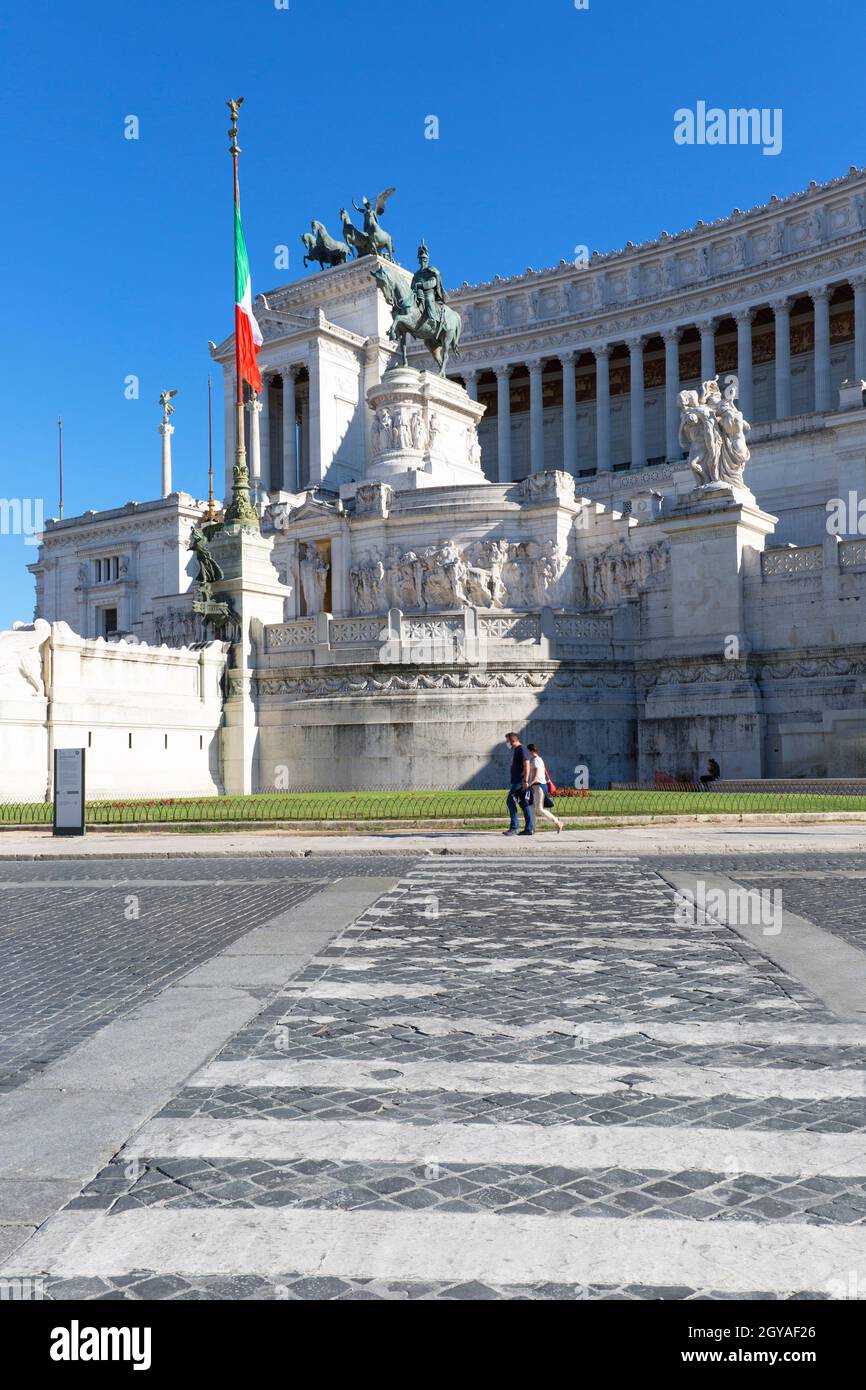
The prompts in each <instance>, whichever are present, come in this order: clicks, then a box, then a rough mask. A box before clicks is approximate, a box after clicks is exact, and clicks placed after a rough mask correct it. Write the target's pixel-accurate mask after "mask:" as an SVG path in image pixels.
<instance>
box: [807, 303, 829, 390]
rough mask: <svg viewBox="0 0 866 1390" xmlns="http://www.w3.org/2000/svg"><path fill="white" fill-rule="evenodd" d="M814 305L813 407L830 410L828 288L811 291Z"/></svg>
mask: <svg viewBox="0 0 866 1390" xmlns="http://www.w3.org/2000/svg"><path fill="white" fill-rule="evenodd" d="M811 299H812V303H813V304H814V306H815V409H816V410H830V409H831V407H832V401H831V399H830V290H829V287H828V286H827V285H822V287H821V288H820V289H817V290H812V291H811Z"/></svg>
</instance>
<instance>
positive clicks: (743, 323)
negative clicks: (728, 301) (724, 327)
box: [734, 309, 755, 328]
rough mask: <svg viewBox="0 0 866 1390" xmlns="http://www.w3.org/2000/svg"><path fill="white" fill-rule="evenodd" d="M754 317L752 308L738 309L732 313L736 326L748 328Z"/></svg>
mask: <svg viewBox="0 0 866 1390" xmlns="http://www.w3.org/2000/svg"><path fill="white" fill-rule="evenodd" d="M754 317H755V311H754V309H738V310H737V312H736V313H735V314H734V318H735V319H736V323H737V327H738V328H748V327H749V326H750V324H751V323H752V320H753V319H754Z"/></svg>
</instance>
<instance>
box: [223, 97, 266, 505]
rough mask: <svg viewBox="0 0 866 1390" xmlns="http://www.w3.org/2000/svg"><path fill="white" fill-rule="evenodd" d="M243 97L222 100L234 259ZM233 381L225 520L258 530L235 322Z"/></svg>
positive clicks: (238, 205)
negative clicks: (230, 481)
mask: <svg viewBox="0 0 866 1390" xmlns="http://www.w3.org/2000/svg"><path fill="white" fill-rule="evenodd" d="M243 100H244V99H243V97H238V98H237V100H236V101H229V102H227V103H226V105H227V106H228V108H229V110H230V111H231V114H232V123H231V129H230V130H229V140H230V142H231V143H230V144H229V154H230V155H231V157H232V171H233V174H234V209H233V216H234V243H235V261H236V262H237V235H238V231H237V229H238V220H239V215H240V211H239V210H240V202H241V197H240V184H239V182H238V155H239V154H240V153H241V148H240V145H239V144H238V112H239V111H240V108H241V106H242V105H243ZM235 381H236V384H237V394H236V398H235V466H234V485H233V488H232V500H231V503H230V505H229V506H228V507H227V508H226V514H225V520H226V521H227V522H229V523H232V522H233V523H235V524H236V525H239V526H242V527H244V529H245V530H255V531H258V530H259V514H258V512H257V511H256V509H255V507H254V506H253V504H252V502H251V501H250V474H249V469H248V467H247V449H246V443H245V441H244V383H243V377H242V375H241V345H240V334H239V333H238V326H237V322H236V323H235Z"/></svg>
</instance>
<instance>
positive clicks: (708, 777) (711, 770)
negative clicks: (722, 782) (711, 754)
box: [699, 758, 722, 791]
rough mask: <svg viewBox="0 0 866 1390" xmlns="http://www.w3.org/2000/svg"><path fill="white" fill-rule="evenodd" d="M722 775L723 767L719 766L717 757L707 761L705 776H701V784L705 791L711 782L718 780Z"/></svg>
mask: <svg viewBox="0 0 866 1390" xmlns="http://www.w3.org/2000/svg"><path fill="white" fill-rule="evenodd" d="M721 775H722V769H721V768H720V767H719V765H718V763H717V762H716V760H715V758H710V759H709V761H708V763H707V770H706V772H705V773H704V775H703V777H701V778H699V781H700V784H701V786H702V787H703V789H704V791H706V790H707V788H708V787H709V785H710V783H711V782H718V780H719V778H720V777H721Z"/></svg>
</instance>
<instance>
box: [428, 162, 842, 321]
mask: <svg viewBox="0 0 866 1390" xmlns="http://www.w3.org/2000/svg"><path fill="white" fill-rule="evenodd" d="M861 191H862V192H864V193H866V168H858V167H857V166H856V165H852V166H851V168H850V169H849V171H848V173H847V174H843V175H841V176H839V177H838V178H835V179H828V181H827V182H826V183H822V184H819V183H815V182H814V181H813V182H812V183H810V185H809V187H808V188H806V189H802V190H801V191H799V192H796V193H791V194H789V195H788V196H787V197H785V198H778V197H776V195H775V194H774V195H773V197H772V198H771V199H770V200H769V202H767V203H762V204H758V205H757V206H756V207H753V208H750V209H749V210H748V211H747V212H742V211H741V210H740V209H739V208H734V210H733V212H731V213H730V215H729V216H728V217H719V218H717V219H716V221H715V222H704V221H703V220H702V219H700V218H699V219H698V221H697V222H696V223H695V225H694V227H688V228H685V229H684V230H683V231H680V232H676V233H674V234H673V235H671V233H669V232H662V233H661V234H660V236H658V237H656V238H655V239H652V240H649V241H644V242H641V243H639V244H638V245H634V244H633V243H632V242H627V243H626V245H625V246H624V247H622V248H620V249H618V250H614V251H607V252H603V253H602V252H599V251H593V253H592V256H591V257H590V260H589V262H588V269H590V270H596V269H599V270H601V269H608V268H610V267H612V266H616V267H619V266H620V265H622V264H623V263H626V264H628V263H631V262H634V261H638V260H640V259H641V258H643V257H646V256H651V255H652V256H658V255H660V254H664V253H667V252H671V251H682V250H683V249H692V248H693V247H695V246H700V245H701V244H703V243H705V242H707V241H712V240H717V239H718V237H719V234H720V233H722V234H724V233H727V234H733V233H739V232H747V233H753V232H755V231H757V230H758V229H760V228H763V227H765V226H766V224H767V223H768V222H773V221H774V220H776V219H777V218H778V217H779V216H783V217H784V216H789V215H790V214H791V213H792V212H797V213H799V212H803V211H805V210H809V209H812V208H814V207H815V206H816V205H818V204H820V203H822V202H825V201H826V200H827V198H828V197H831V198H835V196H836V195H837V194H840V193H848V192H861ZM575 269H576V267H575V264H574V262H573V261H565V260H563V261H560V263H559V265H558V266H550V267H548V268H547V269H544V270H534V269H532V267H527V269H526V271H525V272H524V273H523V274H522V275H512V276H509V277H507V278H503V277H501V276H499V275H497V276H495V277H494V278H493V279H492V280H487V281H480V282H479V283H478V284H475V285H470V284H469V283H468V282H467V281H464V282H463V284H462V285H460V286H459V287H455V288H454V289H453V290H452V291H450V293H453V294H455V295H464V296H465V295H469V294H478V295H489V294H490V292H491V291H494V292H499V291H501V290H503V289H506V288H508V289H511V290H514V289H520V288H526V287H528V286H529V285H532V284H537V282H538V281H539V280H542V279H548V278H550V277H559V278H568V277H570V276H572V275H573V274H574V273H575Z"/></svg>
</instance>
